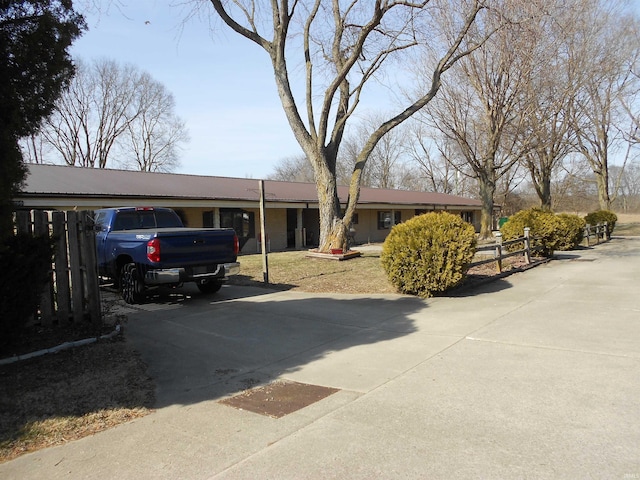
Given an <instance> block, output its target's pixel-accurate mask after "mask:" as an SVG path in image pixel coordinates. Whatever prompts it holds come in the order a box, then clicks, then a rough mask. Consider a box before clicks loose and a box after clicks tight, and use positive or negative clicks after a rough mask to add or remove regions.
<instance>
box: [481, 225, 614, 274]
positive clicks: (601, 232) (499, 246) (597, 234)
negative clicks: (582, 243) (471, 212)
mask: <svg viewBox="0 0 640 480" xmlns="http://www.w3.org/2000/svg"><path fill="white" fill-rule="evenodd" d="M530 230H531V229H530V228H528V227H527V228H525V229H524V235H523V236H522V237H520V238H516V239H513V240H508V241H506V242H503V241H502V236H500V235H498V237H497V238H496V243H494V244H491V245H481V246H479V247H477V248H476V253H478V252H493V256H492V257H491V258H485V259H482V260H477V261H475V262H471V263H470V264H469V268H471V267H477V266H479V265H485V264H487V263H494V262H495V264H496V269H497V270H498V273H500V272H502V260H503V259H505V258H509V257H513V256H516V255H523V256H524V259H525V262H526V263H527V265H530V264H531V254H532V252H535V251H537V250H539V249H540V247H539V246H532V245H531V243H532V242H533V241H535V240H537V238H536V237H531V236H530ZM591 237H594V238H595V239H596V243H600V241H607V240H609V239H610V238H609V230H608V224H607V222H604V223H599V224H597V225H595V226H591V225H587V226H586V227H585V229H584V239H585V240H586V243H587V246H589V241H590V238H591ZM517 243H522V244H523V248H521V249H520V250H512V251H509V249H508V247H510V246H511V245H514V244H517Z"/></svg>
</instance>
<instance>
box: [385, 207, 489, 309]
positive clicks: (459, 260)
mask: <svg viewBox="0 0 640 480" xmlns="http://www.w3.org/2000/svg"><path fill="white" fill-rule="evenodd" d="M475 246H476V234H475V230H474V228H473V226H472V225H471V224H469V223H467V222H465V221H464V220H462V218H460V217H459V216H458V215H453V214H450V213H446V212H442V213H426V214H424V215H419V216H416V217H413V218H412V219H410V220H407V221H406V222H404V223H401V224H398V225H395V226H394V227H393V228H392V229H391V232H389V235H388V236H387V239H386V240H385V242H384V244H383V246H382V254H381V257H380V260H381V263H382V267H383V268H384V270H385V272H386V273H387V276H388V278H389V281H390V282H391V284H393V285H394V286H395V287H396V289H397V290H398V291H399V292H401V293H407V294H411V295H418V296H420V297H430V296H432V295H433V294H435V293H439V292H443V291H445V290H447V289H449V288H452V287H455V286H456V285H458V284H460V283H461V282H462V280H463V279H464V275H465V273H466V270H467V268H468V265H469V263H470V262H471V260H472V259H473V255H474V253H475Z"/></svg>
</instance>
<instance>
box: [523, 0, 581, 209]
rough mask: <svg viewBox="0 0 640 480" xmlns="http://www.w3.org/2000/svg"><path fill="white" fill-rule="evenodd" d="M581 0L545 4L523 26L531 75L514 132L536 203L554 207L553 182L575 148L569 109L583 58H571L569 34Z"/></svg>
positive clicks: (575, 24) (577, 26)
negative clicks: (535, 17) (545, 13)
mask: <svg viewBox="0 0 640 480" xmlns="http://www.w3.org/2000/svg"><path fill="white" fill-rule="evenodd" d="M582 3H583V1H582V0H574V1H570V2H566V3H565V2H563V3H562V5H561V4H560V3H556V2H545V5H546V7H545V10H546V11H547V12H548V15H543V16H540V17H538V18H537V19H536V20H537V21H535V22H529V23H528V24H527V25H523V26H522V27H521V28H523V29H524V31H525V32H526V38H527V39H528V41H529V42H530V47H531V48H530V49H529V50H528V53H529V54H530V55H531V69H530V70H529V79H528V82H527V83H526V84H525V86H524V88H523V89H522V91H521V96H520V102H519V104H518V106H517V108H518V111H519V113H518V114H519V115H520V116H521V118H522V128H520V129H519V131H517V132H516V135H517V136H518V141H519V142H520V144H521V150H522V151H523V156H522V160H523V164H524V166H525V167H526V169H527V170H528V171H529V175H530V178H531V182H532V184H533V187H534V189H535V192H536V194H537V195H538V198H539V199H540V206H541V208H543V209H545V210H551V208H552V188H551V187H552V180H553V177H554V175H555V174H556V172H557V170H558V168H559V166H560V164H561V163H562V161H563V159H564V158H565V157H566V156H567V155H568V154H569V153H570V152H572V151H573V150H574V148H573V144H572V138H574V137H573V130H572V128H571V127H572V124H571V112H572V110H573V108H574V104H573V101H574V100H575V98H576V92H577V88H578V80H579V76H580V75H579V67H580V63H581V61H580V60H579V59H576V58H574V55H575V52H574V51H573V50H572V48H571V41H572V37H573V36H575V35H576V34H577V32H578V31H579V29H580V24H579V22H576V21H575V17H576V15H575V12H576V11H579V10H580V7H581V4H582Z"/></svg>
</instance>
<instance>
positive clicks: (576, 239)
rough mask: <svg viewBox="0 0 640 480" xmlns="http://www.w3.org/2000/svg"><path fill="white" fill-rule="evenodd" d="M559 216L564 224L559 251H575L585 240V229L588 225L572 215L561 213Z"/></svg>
mask: <svg viewBox="0 0 640 480" xmlns="http://www.w3.org/2000/svg"><path fill="white" fill-rule="evenodd" d="M557 216H558V218H559V219H560V220H561V221H562V224H563V231H562V232H561V235H560V239H559V243H558V250H575V249H576V248H578V247H579V246H580V244H581V243H582V240H583V239H584V227H585V226H586V224H587V223H586V222H585V221H584V219H582V218H580V217H579V216H578V215H573V214H570V213H559V214H558V215H557Z"/></svg>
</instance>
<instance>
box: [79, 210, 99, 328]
mask: <svg viewBox="0 0 640 480" xmlns="http://www.w3.org/2000/svg"><path fill="white" fill-rule="evenodd" d="M79 220H80V245H81V249H82V263H83V264H84V281H85V287H86V289H85V292H84V294H85V297H86V300H87V307H88V310H89V317H90V318H91V323H93V324H94V325H96V326H100V325H101V323H102V314H101V311H100V286H99V285H98V261H97V258H96V257H97V254H96V233H95V230H94V228H93V212H92V211H90V210H83V211H82V212H80V219H79Z"/></svg>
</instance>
